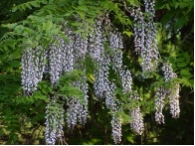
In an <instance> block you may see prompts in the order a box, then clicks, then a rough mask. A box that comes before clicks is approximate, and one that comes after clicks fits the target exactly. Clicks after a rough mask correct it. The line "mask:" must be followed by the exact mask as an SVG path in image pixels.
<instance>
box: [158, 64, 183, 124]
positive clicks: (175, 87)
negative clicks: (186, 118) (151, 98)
mask: <svg viewBox="0 0 195 146" xmlns="http://www.w3.org/2000/svg"><path fill="white" fill-rule="evenodd" d="M162 70H163V72H164V80H165V83H168V82H169V81H171V84H170V87H169V88H167V87H159V88H157V91H156V95H155V97H156V98H155V110H156V113H155V120H156V122H157V123H158V124H161V123H164V115H163V113H162V110H163V107H164V100H165V98H168V99H169V104H170V113H171V114H172V117H173V118H179V113H180V108H179V84H178V83H175V82H174V81H172V79H175V78H177V75H176V73H174V72H173V69H172V66H171V64H170V63H164V64H163V67H162Z"/></svg>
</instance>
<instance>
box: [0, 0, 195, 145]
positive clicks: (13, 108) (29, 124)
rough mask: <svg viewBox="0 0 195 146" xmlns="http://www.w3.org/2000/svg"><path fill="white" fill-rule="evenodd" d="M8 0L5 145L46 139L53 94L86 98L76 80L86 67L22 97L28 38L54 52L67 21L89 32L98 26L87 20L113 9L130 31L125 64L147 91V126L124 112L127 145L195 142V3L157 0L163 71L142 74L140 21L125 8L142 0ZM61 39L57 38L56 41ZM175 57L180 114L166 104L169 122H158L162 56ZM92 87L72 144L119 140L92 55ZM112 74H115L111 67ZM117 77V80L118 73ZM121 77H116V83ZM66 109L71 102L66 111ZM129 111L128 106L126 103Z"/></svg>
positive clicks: (1, 61) (2, 66) (2, 15)
mask: <svg viewBox="0 0 195 146" xmlns="http://www.w3.org/2000/svg"><path fill="white" fill-rule="evenodd" d="M125 2H126V6H124V1H122V0H113V1H110V0H102V1H98V2H97V1H95V0H31V1H29V0H16V1H15V0H1V1H0V23H1V26H0V144H45V142H44V128H45V118H44V117H45V107H46V105H47V102H48V98H49V96H51V95H52V94H59V95H60V96H62V98H67V96H68V95H73V96H76V97H78V98H79V96H81V94H82V93H81V92H80V91H79V90H78V89H76V88H74V87H71V86H70V85H69V82H71V81H73V80H75V79H78V75H79V74H82V71H75V72H74V73H73V74H71V75H67V76H62V77H61V79H60V84H59V86H58V87H56V89H53V88H52V86H51V84H50V83H49V82H48V80H47V76H45V77H44V80H43V81H42V82H40V83H39V85H38V90H37V91H36V92H35V93H34V94H33V96H31V97H28V98H25V97H23V91H22V87H21V65H20V60H21V56H22V47H23V44H24V43H28V44H29V45H30V46H32V47H36V46H40V45H41V46H43V47H44V48H45V49H47V47H48V45H49V44H50V43H51V42H53V39H52V37H53V36H55V35H59V36H61V37H62V38H64V39H65V40H66V36H64V35H63V33H62V31H61V30H60V27H59V26H60V25H62V23H63V22H64V20H67V23H68V25H69V26H72V27H74V28H75V33H79V32H82V34H83V37H85V32H87V31H89V30H90V29H92V28H91V26H90V25H89V26H88V25H87V26H85V29H78V27H80V28H82V27H83V23H82V22H78V21H77V22H76V21H75V19H76V17H77V16H79V17H80V19H81V21H83V22H88V23H91V24H93V23H94V19H95V18H96V17H97V16H103V14H104V13H105V12H109V14H110V16H111V21H112V24H113V26H115V27H117V28H118V29H119V31H121V32H122V33H123V34H124V45H125V48H124V50H123V52H124V55H123V62H124V64H125V65H126V66H127V68H128V69H129V70H130V71H131V74H132V77H133V83H134V85H133V89H134V90H137V92H138V93H139V95H140V98H141V103H138V104H140V105H141V110H142V113H143V115H144V123H145V124H144V128H145V131H144V133H143V135H142V136H139V135H136V134H135V133H134V132H133V131H132V130H131V129H130V125H129V124H128V122H129V121H130V120H131V117H130V116H129V115H128V112H126V111H125V110H124V111H123V112H122V113H120V114H121V115H122V117H123V127H122V129H123V131H122V133H123V137H122V143H121V144H193V141H194V61H193V60H194V19H193V18H194V16H193V14H194V13H193V9H194V1H192V0H156V7H155V9H156V16H155V18H154V21H155V22H156V25H157V30H158V48H159V51H160V54H161V58H160V64H159V68H158V70H157V72H153V73H151V74H150V75H148V76H147V77H143V74H142V71H141V67H140V65H139V58H138V56H137V55H136V54H135V52H134V47H133V46H134V44H133V18H132V17H130V14H129V12H128V11H127V10H126V9H128V8H130V7H131V6H139V5H141V7H143V1H138V0H126V1H125ZM56 43H58V42H56ZM166 60H169V61H170V62H171V63H172V66H173V70H174V72H176V73H177V75H178V79H177V80H178V82H179V83H180V108H181V113H180V118H178V119H172V118H171V115H170V113H169V105H168V104H166V106H165V108H164V111H163V113H164V115H165V124H164V125H158V124H157V123H156V122H155V119H154V113H155V111H154V95H155V90H156V88H157V87H158V86H160V85H161V84H163V74H162V72H161V71H160V67H161V66H162V61H166ZM84 64H85V65H86V66H87V78H88V84H89V93H88V95H89V115H88V119H87V123H86V125H84V126H82V125H79V124H78V125H76V127H75V129H74V130H69V129H68V128H67V126H66V124H64V133H65V139H66V142H67V143H68V144H113V140H112V139H111V124H110V121H111V115H110V113H109V111H108V109H106V107H105V104H104V101H100V100H98V99H97V98H96V97H95V96H94V92H93V82H94V78H93V75H92V73H93V68H94V66H93V63H92V62H91V60H90V59H87V60H86V62H84ZM110 74H111V78H116V75H115V74H114V73H112V71H111V73H110ZM116 80H117V78H116ZM116 82H117V81H116ZM116 92H117V94H118V96H119V97H121V98H120V99H121V102H123V106H124V107H127V108H128V107H129V106H130V105H128V104H126V101H125V100H126V98H125V97H123V96H122V95H121V94H122V92H121V89H120V88H117V90H116ZM66 108H67V107H64V109H66ZM124 109H125V108H124Z"/></svg>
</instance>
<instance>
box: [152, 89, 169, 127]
mask: <svg viewBox="0 0 195 146" xmlns="http://www.w3.org/2000/svg"><path fill="white" fill-rule="evenodd" d="M155 97H156V98H155V110H156V112H155V121H156V122H157V123H158V124H161V123H164V115H163V113H162V111H163V107H164V99H165V97H166V90H165V89H164V88H163V87H159V88H158V89H157V91H156V95H155Z"/></svg>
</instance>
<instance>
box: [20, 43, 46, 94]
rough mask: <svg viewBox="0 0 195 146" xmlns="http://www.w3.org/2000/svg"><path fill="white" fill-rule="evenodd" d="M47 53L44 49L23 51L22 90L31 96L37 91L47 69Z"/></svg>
mask: <svg viewBox="0 0 195 146" xmlns="http://www.w3.org/2000/svg"><path fill="white" fill-rule="evenodd" d="M45 58H46V52H45V51H44V49H43V48H42V47H37V48H27V49H23V53H22V61H21V65H22V69H23V70H22V88H23V91H24V95H26V96H29V95H32V93H33V92H34V91H35V90H37V85H38V83H39V82H40V81H41V80H42V77H43V72H44V69H45V65H46V64H45Z"/></svg>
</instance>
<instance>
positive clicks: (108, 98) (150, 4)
mask: <svg viewBox="0 0 195 146" xmlns="http://www.w3.org/2000/svg"><path fill="white" fill-rule="evenodd" d="M144 6H145V12H147V15H146V16H145V15H144V13H143V12H142V10H141V8H140V7H138V8H133V10H132V11H131V16H133V17H134V36H135V37H134V46H135V52H136V54H137V55H139V56H140V57H141V59H142V62H141V64H140V65H141V67H142V71H143V72H145V71H153V70H155V69H156V68H157V66H158V58H159V51H158V47H157V41H156V28H155V23H154V21H153V17H154V16H155V11H154V0H144ZM105 18H106V19H105V20H103V19H102V18H96V19H95V23H94V24H89V25H90V26H92V28H93V29H92V30H91V33H88V34H87V37H86V38H83V37H82V34H81V33H74V31H73V29H72V28H71V27H69V26H68V25H67V22H65V23H64V25H63V27H62V28H63V30H62V31H63V33H64V34H65V35H66V37H67V38H68V41H65V40H64V39H62V38H60V37H59V36H55V37H53V38H52V43H51V44H50V46H49V48H48V49H44V48H42V47H37V48H31V47H28V48H25V46H28V44H26V45H25V46H24V48H23V52H22V53H23V54H22V60H21V64H22V88H23V90H24V94H25V96H30V95H32V94H33V92H34V91H36V90H37V86H38V83H39V82H40V81H41V80H42V78H43V74H44V73H45V72H46V70H48V73H49V76H50V82H51V84H52V86H53V87H56V85H57V84H58V82H59V79H60V77H61V75H64V74H66V73H68V72H69V73H70V72H72V71H73V70H79V69H80V70H81V69H82V70H84V72H85V67H84V66H82V65H81V64H80V62H82V61H84V60H85V58H86V55H88V56H90V57H91V59H92V61H93V62H94V65H95V69H94V95H95V96H96V97H97V98H98V99H105V104H106V107H107V108H108V109H109V110H110V111H111V113H112V120H111V126H112V138H113V140H114V142H115V143H116V144H118V143H120V142H121V140H122V119H121V118H122V117H120V116H116V115H117V114H116V113H118V112H120V106H121V105H120V102H119V100H118V99H117V98H116V95H115V90H116V88H117V85H116V84H115V82H114V81H110V80H109V72H110V70H111V69H112V70H113V71H114V73H115V74H116V75H118V76H119V77H120V80H121V88H122V93H123V95H126V94H129V93H131V95H130V97H129V99H130V100H131V101H135V102H139V100H140V97H139V95H138V94H132V93H133V79H132V75H131V72H130V70H128V69H127V67H126V66H123V50H122V49H123V48H124V46H123V37H122V34H121V33H120V32H119V31H118V30H117V29H116V28H114V27H113V26H112V25H111V21H110V20H109V17H108V15H107V14H106V17H105ZM77 21H80V20H77ZM83 23H84V24H85V23H86V22H83ZM83 27H84V26H83ZM108 28H109V29H108ZM80 29H82V27H80ZM104 32H106V33H104ZM58 43H59V44H60V45H57V44H58ZM106 43H108V44H109V47H108V48H105V44H106ZM107 49H110V51H109V53H107ZM81 66H82V67H81ZM162 71H163V72H164V81H165V83H168V82H169V81H172V80H173V79H175V78H177V75H176V74H175V73H174V72H173V69H172V67H171V64H169V63H164V64H163V67H162ZM81 79H82V80H81V81H75V82H73V83H71V85H72V86H74V87H76V88H78V89H79V90H80V91H82V92H83V93H84V94H83V97H82V99H79V98H76V97H74V96H69V97H68V98H67V101H66V102H67V110H66V123H67V126H68V127H69V128H70V129H73V128H74V127H75V125H76V124H77V122H78V123H80V124H83V125H84V124H85V123H86V122H87V114H88V84H87V78H86V76H82V77H81ZM166 97H167V98H168V99H169V102H170V113H171V114H172V117H173V118H178V117H179V113H180V109H179V84H177V83H176V84H174V85H172V86H171V88H169V89H168V88H166V87H159V88H158V89H157V90H156V95H155V110H156V113H155V120H156V122H157V123H159V124H161V123H164V115H163V107H164V104H165V103H164V100H165V98H166ZM58 101H59V96H58V95H53V97H49V102H48V105H47V107H46V117H45V118H46V122H45V125H46V129H45V140H46V144H52V145H54V144H55V143H56V140H60V141H61V140H62V138H63V137H64V135H63V124H64V112H65V111H64V107H63V106H64V103H65V102H64V101H61V103H58ZM51 107H54V109H55V110H54V109H53V108H51ZM129 115H130V116H131V118H132V120H131V121H130V127H131V128H132V129H133V130H134V131H135V132H136V133H138V134H140V135H141V134H142V133H143V130H144V122H143V115H142V114H141V108H140V107H139V106H137V107H132V108H130V109H129Z"/></svg>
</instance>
